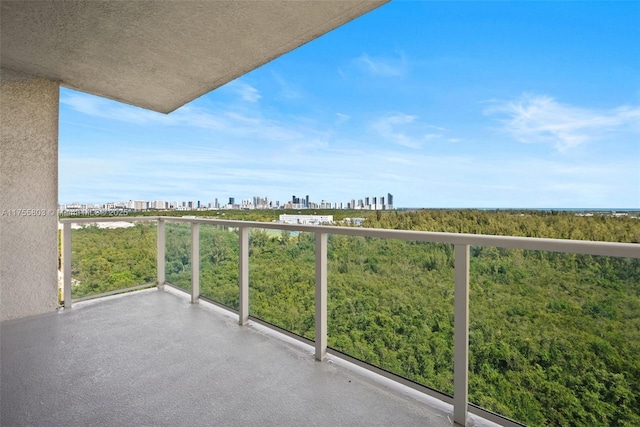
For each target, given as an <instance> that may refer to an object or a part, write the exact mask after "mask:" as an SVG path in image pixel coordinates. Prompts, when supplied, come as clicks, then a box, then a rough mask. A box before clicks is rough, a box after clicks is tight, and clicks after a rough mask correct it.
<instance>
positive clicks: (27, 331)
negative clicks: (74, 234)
mask: <svg viewBox="0 0 640 427" xmlns="http://www.w3.org/2000/svg"><path fill="white" fill-rule="evenodd" d="M236 319H237V317H230V316H229V315H227V314H226V313H225V312H224V311H223V310H221V309H219V308H214V307H213V306H211V305H210V304H206V303H201V304H197V305H192V304H189V302H188V301H187V299H186V297H183V296H181V295H180V293H179V292H178V291H175V290H167V291H159V290H156V289H150V290H145V291H139V292H134V293H129V294H125V295H120V296H116V297H108V298H101V299H97V300H93V301H87V302H83V303H78V304H75V305H74V307H73V308H72V309H69V310H61V311H60V312H58V313H52V314H48V315H43V316H37V317H32V318H28V319H22V320H15V321H8V322H4V323H3V324H2V325H1V330H0V335H1V342H0V345H1V347H0V357H1V359H0V361H1V374H2V382H1V388H2V390H1V399H2V400H1V412H0V419H1V424H2V426H24V425H30V426H97V425H99V426H213V425H219V426H257V425H260V426H302V425H304V426H328V425H329V426H374V425H377V426H450V425H452V422H451V421H450V409H447V405H444V404H442V403H441V404H440V405H438V404H436V405H433V402H431V403H430V401H431V400H435V399H431V398H428V397H424V398H423V397H420V396H421V395H420V396H416V395H417V392H415V391H407V390H408V389H407V390H403V388H402V386H389V384H388V383H389V382H390V381H389V380H383V381H382V382H380V381H378V380H376V379H375V376H373V375H369V374H362V373H361V372H359V371H358V369H352V368H349V364H347V363H346V362H344V361H341V360H337V359H336V357H334V356H329V361H328V362H323V363H320V362H316V361H314V358H313V349H312V348H311V347H309V346H307V345H305V344H301V343H298V342H297V341H295V340H292V339H290V338H289V339H279V338H282V336H281V334H278V333H276V332H273V331H271V330H269V329H267V328H265V327H263V326H261V325H256V324H250V325H248V326H245V327H240V326H238V325H237V320H236ZM385 381H386V384H385ZM436 402H439V401H436ZM471 424H476V425H478V423H474V422H472V423H471ZM480 424H482V423H480Z"/></svg>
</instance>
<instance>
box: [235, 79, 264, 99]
mask: <svg viewBox="0 0 640 427" xmlns="http://www.w3.org/2000/svg"><path fill="white" fill-rule="evenodd" d="M229 86H230V87H231V89H232V90H234V91H235V92H236V93H237V94H238V95H239V96H240V98H241V99H242V100H244V101H247V102H258V100H259V99H260V98H262V96H261V95H260V92H259V91H258V89H256V88H255V87H253V86H251V85H249V84H247V83H243V82H240V81H238V80H236V81H233V82H231V83H229Z"/></svg>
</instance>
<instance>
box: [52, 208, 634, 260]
mask: <svg viewBox="0 0 640 427" xmlns="http://www.w3.org/2000/svg"><path fill="white" fill-rule="evenodd" d="M157 220H164V221H167V222H186V223H199V224H212V225H223V226H227V227H249V228H263V229H272V230H288V231H298V232H300V231H302V232H309V233H326V234H340V235H347V236H360V237H375V238H381V239H397V240H411V241H418V242H428V243H448V244H453V245H471V246H493V247H497V248H507V249H526V250H534V251H549V252H565V253H574V254H583V255H602V256H614V257H621V258H638V259H640V245H639V244H637V243H616V242H594V241H590V240H568V239H548V238H538V237H516V236H495V235H487V234H465V233H445V232H436V231H414V230H389V229H382V228H362V227H339V226H330V225H303V224H282V223H276V222H257V221H239V220H225V219H211V218H183V217H172V216H142V217H122V216H119V217H105V218H97V217H96V218H64V219H60V220H59V221H60V222H61V223H63V224H65V223H72V224H73V223H78V224H91V223H96V222H139V221H157Z"/></svg>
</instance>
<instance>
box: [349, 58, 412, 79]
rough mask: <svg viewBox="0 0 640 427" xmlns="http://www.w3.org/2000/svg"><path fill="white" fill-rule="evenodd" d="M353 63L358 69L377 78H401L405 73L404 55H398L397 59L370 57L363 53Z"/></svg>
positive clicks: (405, 62)
mask: <svg viewBox="0 0 640 427" xmlns="http://www.w3.org/2000/svg"><path fill="white" fill-rule="evenodd" d="M354 63H355V64H356V65H357V66H358V68H360V69H362V70H364V71H366V72H368V73H371V74H375V75H378V76H384V77H401V76H403V75H405V74H406V72H407V68H408V66H407V60H406V58H405V56H404V54H402V53H400V56H399V58H388V57H387V58H383V57H371V56H369V55H368V54H366V53H363V54H362V55H360V56H359V57H357V58H356V59H354Z"/></svg>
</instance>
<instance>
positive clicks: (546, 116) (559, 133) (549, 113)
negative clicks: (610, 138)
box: [485, 94, 640, 151]
mask: <svg viewBox="0 0 640 427" xmlns="http://www.w3.org/2000/svg"><path fill="white" fill-rule="evenodd" d="M485 114H487V115H496V116H501V117H502V118H501V119H500V121H501V122H502V124H503V130H504V131H506V132H507V133H509V134H510V135H512V136H513V137H514V138H515V139H517V140H518V141H520V142H523V143H536V142H543V143H544V142H546V143H551V144H553V145H554V146H555V147H556V149H557V150H558V151H566V150H569V149H571V148H574V147H577V146H579V145H581V144H584V143H586V142H590V141H594V140H596V139H600V138H602V137H603V136H605V135H607V134H609V133H611V132H615V131H620V130H629V131H631V132H634V133H636V134H639V136H640V107H637V106H636V107H633V106H621V107H618V108H614V109H610V110H595V109H588V108H582V107H576V106H572V105H568V104H562V103H560V102H558V101H556V100H555V99H554V98H552V97H550V96H546V95H533V94H524V95H522V96H521V97H520V98H518V99H515V100H512V101H495V102H492V105H491V106H490V107H488V108H486V109H485Z"/></svg>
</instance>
